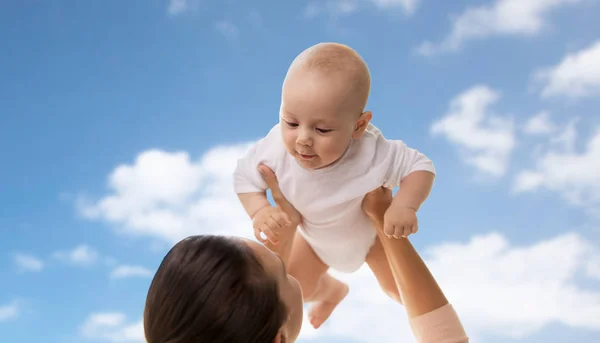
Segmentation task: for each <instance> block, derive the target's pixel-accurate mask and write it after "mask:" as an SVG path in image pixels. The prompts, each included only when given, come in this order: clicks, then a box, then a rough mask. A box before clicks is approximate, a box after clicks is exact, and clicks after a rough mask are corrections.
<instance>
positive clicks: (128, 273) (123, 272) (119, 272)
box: [110, 265, 154, 279]
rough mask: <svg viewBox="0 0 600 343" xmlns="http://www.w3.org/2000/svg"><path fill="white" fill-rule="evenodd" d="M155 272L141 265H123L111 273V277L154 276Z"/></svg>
mask: <svg viewBox="0 0 600 343" xmlns="http://www.w3.org/2000/svg"><path fill="white" fill-rule="evenodd" d="M153 275H154V272H153V271H152V270H150V269H148V268H145V267H141V266H132V265H121V266H117V267H116V268H115V269H113V271H112V272H111V273H110V278H111V279H124V278H131V277H144V278H147V277H152V276H153Z"/></svg>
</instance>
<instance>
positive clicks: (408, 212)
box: [383, 203, 419, 238]
mask: <svg viewBox="0 0 600 343" xmlns="http://www.w3.org/2000/svg"><path fill="white" fill-rule="evenodd" d="M418 229H419V222H418V219H417V211H415V210H414V209H412V208H410V207H404V206H394V204H393V203H392V205H391V206H390V207H389V208H388V209H387V211H385V215H384V216H383V232H384V233H385V234H386V235H388V236H393V237H395V238H400V237H402V236H404V237H408V236H409V235H410V234H411V233H416V232H417V230H418Z"/></svg>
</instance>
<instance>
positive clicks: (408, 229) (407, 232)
mask: <svg viewBox="0 0 600 343" xmlns="http://www.w3.org/2000/svg"><path fill="white" fill-rule="evenodd" d="M411 233H412V227H411V226H410V225H406V226H405V227H404V233H403V236H404V237H408V236H410V234H411Z"/></svg>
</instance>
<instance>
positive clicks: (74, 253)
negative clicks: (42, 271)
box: [53, 244, 98, 267]
mask: <svg viewBox="0 0 600 343" xmlns="http://www.w3.org/2000/svg"><path fill="white" fill-rule="evenodd" d="M53 256H54V257H55V258H57V259H59V260H62V261H64V262H66V263H69V264H72V265H76V266H82V267H86V266H90V265H92V264H94V263H95V262H96V261H97V260H98V252H96V250H94V249H92V248H91V247H89V246H88V245H86V244H81V245H78V246H76V247H75V248H73V250H70V251H57V252H55V253H54V254H53Z"/></svg>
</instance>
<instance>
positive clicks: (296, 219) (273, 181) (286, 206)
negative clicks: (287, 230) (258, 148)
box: [258, 164, 302, 228]
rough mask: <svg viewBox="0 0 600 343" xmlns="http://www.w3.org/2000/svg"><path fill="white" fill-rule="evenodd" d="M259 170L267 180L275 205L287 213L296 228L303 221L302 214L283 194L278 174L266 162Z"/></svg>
mask: <svg viewBox="0 0 600 343" xmlns="http://www.w3.org/2000/svg"><path fill="white" fill-rule="evenodd" d="M258 171H259V172H260V175H261V176H262V178H263V180H265V182H266V183H267V187H268V188H269V189H270V190H271V195H272V196H273V200H274V201H275V206H276V207H278V208H279V209H280V210H282V211H283V212H285V214H287V216H288V219H289V220H290V222H291V225H292V227H293V228H296V227H297V226H298V225H300V223H302V215H301V214H300V212H298V210H297V209H296V208H295V207H294V206H293V205H292V204H290V202H289V201H288V200H287V199H286V198H285V196H283V193H281V189H280V188H279V182H278V181H277V176H275V173H274V172H273V171H272V170H271V168H269V167H267V166H266V165H264V164H261V165H259V166H258Z"/></svg>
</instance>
